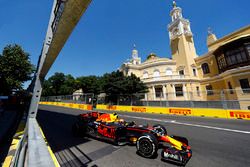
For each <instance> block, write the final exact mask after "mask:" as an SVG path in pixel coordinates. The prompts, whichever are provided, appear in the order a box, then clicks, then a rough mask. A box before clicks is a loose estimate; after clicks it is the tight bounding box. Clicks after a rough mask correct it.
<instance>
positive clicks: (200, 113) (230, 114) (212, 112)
mask: <svg viewBox="0 0 250 167" xmlns="http://www.w3.org/2000/svg"><path fill="white" fill-rule="evenodd" d="M96 109H99V110H111V111H127V112H142V113H155V114H170V115H182V116H196V117H211V118H225V119H244V120H250V111H249V110H224V109H211V108H163V107H145V106H113V105H97V106H96Z"/></svg>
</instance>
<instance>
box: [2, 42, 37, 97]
mask: <svg viewBox="0 0 250 167" xmlns="http://www.w3.org/2000/svg"><path fill="white" fill-rule="evenodd" d="M29 57H30V55H29V54H28V53H26V52H25V51H24V50H23V49H22V48H21V46H19V45H16V44H14V45H7V46H6V47H5V48H4V49H3V52H2V54H0V83H1V86H0V94H4V95H8V94H10V93H11V91H12V90H17V91H18V90H22V86H23V83H24V82H25V81H28V80H30V79H31V78H32V74H33V72H34V70H35V68H34V65H32V64H31V62H30V58H29Z"/></svg>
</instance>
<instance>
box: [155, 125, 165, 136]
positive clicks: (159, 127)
mask: <svg viewBox="0 0 250 167" xmlns="http://www.w3.org/2000/svg"><path fill="white" fill-rule="evenodd" d="M153 128H154V129H155V130H156V131H158V132H159V133H160V134H161V135H163V136H165V135H167V134H168V133H167V130H166V128H165V127H164V126H163V125H161V124H156V125H154V126H153Z"/></svg>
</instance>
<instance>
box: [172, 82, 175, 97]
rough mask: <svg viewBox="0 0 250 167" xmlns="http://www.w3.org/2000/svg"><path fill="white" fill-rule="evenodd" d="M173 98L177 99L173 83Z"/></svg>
mask: <svg viewBox="0 0 250 167" xmlns="http://www.w3.org/2000/svg"><path fill="white" fill-rule="evenodd" d="M172 90H173V100H176V92H175V84H172Z"/></svg>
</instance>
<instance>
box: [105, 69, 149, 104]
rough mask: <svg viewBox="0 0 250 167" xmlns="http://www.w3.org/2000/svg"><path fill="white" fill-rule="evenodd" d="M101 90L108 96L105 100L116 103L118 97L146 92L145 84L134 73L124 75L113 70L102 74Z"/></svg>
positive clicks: (131, 96) (129, 96)
mask: <svg viewBox="0 0 250 167" xmlns="http://www.w3.org/2000/svg"><path fill="white" fill-rule="evenodd" d="M103 83H104V84H103V91H104V92H105V93H106V95H107V96H108V98H107V101H109V102H113V103H116V102H117V99H118V98H119V97H121V96H122V97H123V98H133V95H134V94H135V93H146V92H147V91H148V89H147V86H146V85H145V84H144V83H143V82H142V81H140V78H138V77H136V76H135V75H134V74H131V75H130V76H124V74H123V73H122V72H120V71H115V72H112V73H110V74H105V75H104V76H103Z"/></svg>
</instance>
